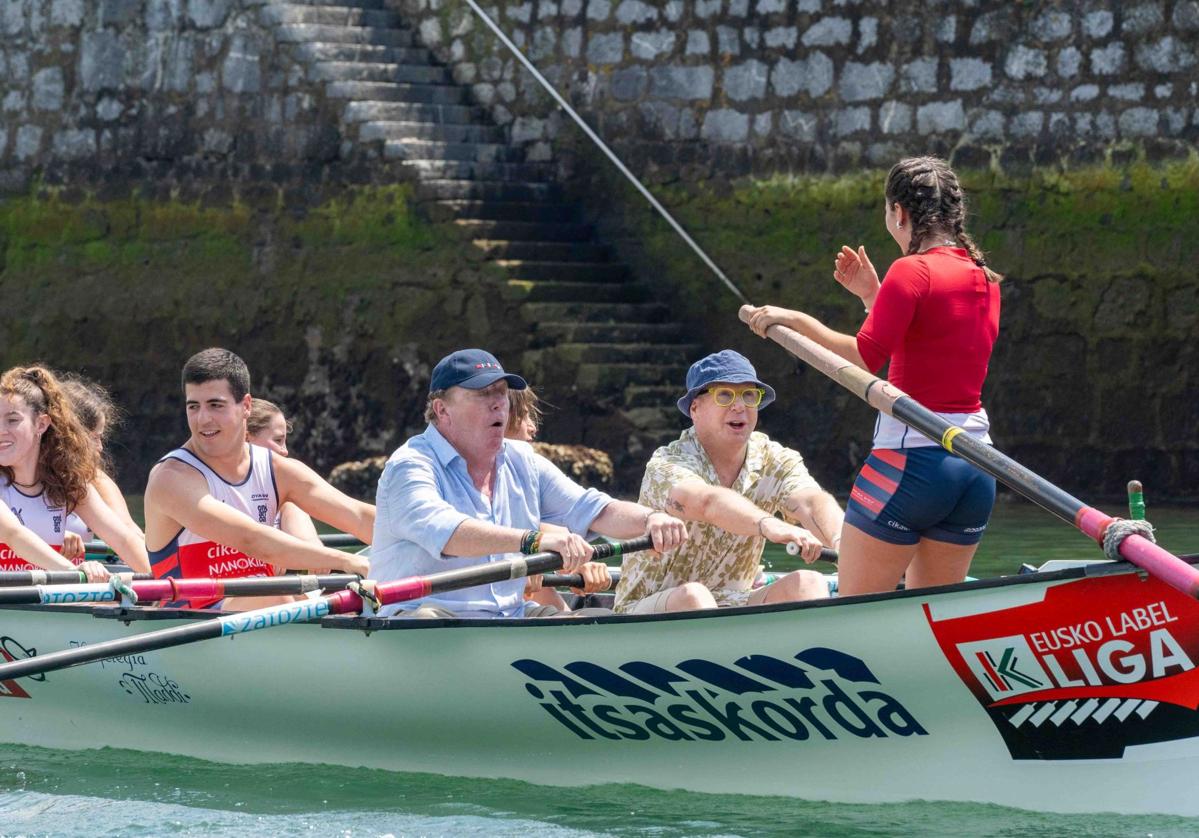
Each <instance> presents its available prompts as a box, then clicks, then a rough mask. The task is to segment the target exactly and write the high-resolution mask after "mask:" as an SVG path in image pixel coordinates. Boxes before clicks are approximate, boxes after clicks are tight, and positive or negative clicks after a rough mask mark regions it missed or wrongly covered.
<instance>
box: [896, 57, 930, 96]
mask: <svg viewBox="0 0 1199 838" xmlns="http://www.w3.org/2000/svg"><path fill="white" fill-rule="evenodd" d="M899 89H900V91H901V92H903V93H934V92H936V90H937V59H935V58H917V59H915V60H913V61H909V62H908V63H907V64H905V65H903V66H902V67H901V68H900V70H899Z"/></svg>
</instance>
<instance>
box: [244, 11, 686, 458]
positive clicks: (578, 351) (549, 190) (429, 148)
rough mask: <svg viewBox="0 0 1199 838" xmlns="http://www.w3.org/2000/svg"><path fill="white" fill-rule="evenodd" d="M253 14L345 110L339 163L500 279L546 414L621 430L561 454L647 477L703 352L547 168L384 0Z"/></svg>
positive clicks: (678, 419) (524, 363)
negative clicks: (400, 178)
mask: <svg viewBox="0 0 1199 838" xmlns="http://www.w3.org/2000/svg"><path fill="white" fill-rule="evenodd" d="M261 13H262V15H263V18H264V20H265V21H267V22H269V23H270V24H272V25H273V26H274V27H275V30H276V33H277V37H278V38H279V39H280V40H281V41H284V42H290V43H294V44H295V49H296V51H297V53H298V54H299V55H300V56H301V57H302V59H303V61H304V62H305V63H306V64H307V67H308V70H309V75H310V78H314V79H317V80H319V81H321V82H323V83H324V84H325V91H326V94H327V96H329V97H330V98H333V99H337V100H342V101H344V103H345V104H344V109H343V112H342V126H341V128H342V135H343V156H347V157H348V156H351V155H355V154H362V155H366V156H368V157H371V156H374V157H378V158H382V159H385V160H390V161H401V162H402V163H403V164H405V165H406V166H408V167H410V168H411V169H412V170H413V171H414V173H415V175H416V177H417V183H418V186H417V194H418V196H419V198H420V199H421V200H422V201H424V202H426V205H427V207H428V209H429V211H430V214H431V215H432V216H433V217H434V218H437V219H439V220H445V221H452V222H453V223H454V224H456V225H458V226H459V227H461V228H462V230H463V232H464V234H466V235H467V236H468V237H469V238H470V239H471V240H472V241H473V244H474V246H476V247H478V248H480V249H481V250H482V251H483V253H484V254H485V259H487V260H489V261H491V262H492V263H494V264H495V265H496V266H497V267H498V268H500V269H501V270H502V271H503V273H504V274H505V275H506V276H507V280H506V283H507V287H506V293H507V294H508V295H509V298H510V299H512V300H514V301H517V302H519V307H520V311H521V316H522V319H523V321H524V325H525V327H526V328H527V330H528V336H529V337H528V344H527V347H528V349H527V351H526V352H525V354H524V357H523V358H522V359H521V371H522V372H524V373H525V374H526V375H527V377H528V378H529V379H530V380H531V381H532V382H533V383H534V385H535V386H537V387H538V389H539V390H540V391H541V392H542V393H543V394H544V395H545V396H546V397H547V398H548V399H549V401H551V402H552V403H557V404H558V405H565V404H567V403H568V400H569V403H575V404H577V405H579V407H580V410H581V411H582V412H583V413H584V414H586V413H591V414H600V413H603V412H611V411H612V410H617V411H619V412H620V414H621V415H622V416H623V417H624V418H625V419H626V420H627V428H623V429H621V431H620V433H619V439H608V440H604V439H596V438H590V439H572V440H571V441H574V442H587V443H588V444H592V445H597V446H599V447H603V446H604V444H605V443H607V445H608V446H609V450H612V449H611V446H612V445H613V444H617V445H620V446H621V449H620V451H624V450H627V451H628V452H629V453H630V454H631V455H633V456H634V457H635V458H636V459H637V460H638V461H639V462H640V463H642V464H643V463H644V459H645V456H646V454H647V453H648V451H646V450H645V449H649V450H652V448H653V447H654V446H656V445H658V444H661V443H662V442H663V441H666V440H668V439H670V438H673V437H675V436H677V434H678V432H679V429H680V427H681V426H682V416H681V415H680V414H679V413H678V411H677V409H676V408H675V407H674V400H675V399H676V398H677V397H678V395H679V393H680V391H681V389H682V382H683V377H684V374H685V371H686V368H687V365H688V364H689V363H691V362H692V361H693V360H695V358H696V357H698V355H699V353H700V352H701V347H700V346H699V345H697V344H695V343H694V342H690V341H688V340H687V336H686V334H685V333H684V331H683V327H682V326H681V325H679V324H676V323H672V322H671V321H670V311H669V310H668V309H667V308H666V307H665V306H663V305H661V304H659V303H656V302H655V301H654V299H653V295H652V294H651V292H650V290H649V288H648V287H647V286H646V285H644V284H642V283H640V282H638V281H637V279H636V277H634V276H632V274H631V272H630V270H629V268H628V266H627V265H624V264H621V263H620V262H618V261H615V260H614V258H613V255H612V253H611V251H610V249H609V248H608V247H607V246H605V245H604V244H603V243H602V242H599V241H597V240H596V236H595V231H594V229H593V228H592V227H591V226H590V225H589V224H586V223H583V221H582V211H581V207H579V206H578V205H577V204H575V203H573V202H571V201H569V200H567V199H566V198H565V197H564V195H563V193H562V190H561V188H560V187H559V185H558V184H557V183H555V181H554V175H555V169H554V166H553V165H552V163H550V162H545V161H538V162H530V161H528V160H526V159H525V157H524V154H523V151H522V150H521V149H520V148H518V147H515V146H512V145H510V144H509V143H508V141H507V134H506V131H505V130H504V129H502V128H500V127H498V126H496V125H495V124H494V123H493V122H492V121H491V120H490V118H489V116H488V114H487V112H486V111H485V110H484V109H483V108H480V107H478V106H477V105H475V104H474V103H472V101H471V100H470V95H469V91H468V89H467V88H466V87H464V86H461V85H457V84H455V83H454V81H453V79H452V77H451V75H450V72H449V69H448V68H447V67H444V66H442V65H440V64H438V63H437V61H436V59H435V58H434V57H433V55H432V53H431V52H430V51H429V50H427V49H425V48H424V47H422V46H421V45H420V44H419V43H418V42H417V39H416V36H415V33H414V32H413V31H412V30H410V29H407V28H405V27H404V25H403V21H402V20H401V18H400V15H399V14H398V13H396V12H394V11H391V10H388V9H386V8H384V7H383V0H338V2H337V4H336V5H334V4H331V3H325V2H314V0H291V2H275V1H274V0H268V1H267V2H264V4H263V6H262V9H261ZM597 394H606V395H605V396H600V395H597ZM558 430H559V432H557V433H553V432H552V435H553V436H555V437H562V436H564V434H570V433H573V434H582V435H584V436H587V435H588V434H589V431H588V429H587V428H586V427H576V428H569V429H558ZM613 453H614V454H615V455H616V458H617V460H618V463H619V460H620V459H621V457H620V452H619V451H613Z"/></svg>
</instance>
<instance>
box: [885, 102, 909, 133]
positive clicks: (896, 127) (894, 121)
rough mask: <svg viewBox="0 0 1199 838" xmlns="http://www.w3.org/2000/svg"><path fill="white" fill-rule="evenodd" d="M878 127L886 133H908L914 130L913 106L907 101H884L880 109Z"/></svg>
mask: <svg viewBox="0 0 1199 838" xmlns="http://www.w3.org/2000/svg"><path fill="white" fill-rule="evenodd" d="M878 127H879V130H880V131H882V132H883V133H884V134H906V133H907V132H909V131H911V130H912V106H911V105H909V104H907V103H906V102H897V101H894V100H892V101H890V102H884V103H883V104H882V106H881V107H879V109H878Z"/></svg>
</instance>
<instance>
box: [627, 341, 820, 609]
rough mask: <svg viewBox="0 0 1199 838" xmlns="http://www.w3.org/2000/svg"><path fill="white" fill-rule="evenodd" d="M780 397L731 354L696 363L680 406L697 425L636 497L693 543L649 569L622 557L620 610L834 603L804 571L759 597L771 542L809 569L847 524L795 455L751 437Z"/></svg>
mask: <svg viewBox="0 0 1199 838" xmlns="http://www.w3.org/2000/svg"><path fill="white" fill-rule="evenodd" d="M774 398H775V394H774V389H773V388H772V387H770V385H768V384H766V383H764V382H762V381H761V380H760V379H759V378H758V373H757V371H756V370H755V369H754V367H753V364H751V363H750V362H749V360H748V359H746V358H745V356H743V355H741V354H740V353H738V352H734V351H733V350H731V349H726V350H724V351H722V352H716V353H714V354H712V355H709V356H707V357H706V358H701V359H700V360H699V361H696V362H695V363H694V364H692V366H691V369H690V370H688V372H687V392H686V393H685V394H684V395H683V397H682V398H681V399H679V401H678V406H679V410H681V411H682V412H683V414H684V415H686V416H687V417H688V418H689V419H691V422H692V425H691V427H690V428H688V429H687V430H685V431H683V434H682V436H680V437H679V438H678V439H677V440H675V441H674V442H672V443H670V444H669V445H665V446H663V447H662V448H659V449H658V450H657V451H655V452H654V456H653V457H652V458H651V459H650V461H649V464H648V465H647V466H646V469H645V477H644V479H643V480H642V483H641V497H640V502H641V503H642V504H644V505H646V506H648V507H652V508H653V509H663V510H666V511H668V512H670V513H672V514H673V515H676V516H678V517H679V518H682V519H683V520H684V521H689V522H690V524H689V527H688V532H689V535H690V538H689V539H688V540H687V542H686V543H685V544H683V545H681V546H680V547H679V548H677V549H675V550H672V551H670V552H668V553H666V554H664V555H662V556H661V557H654V558H652V559H651V560H649V561H646V560H643V559H642V558H641V557H640V556H627V557H625V560H624V566H623V569H622V573H621V579H620V584H619V585H618V586H617V588H616V610H617V611H619V612H626V613H636V614H653V613H659V612H663V611H686V610H690V609H695V608H715V607H717V606H728V605H758V604H762V603H767V602H786V601H793V600H803V599H816V598H819V597H826V596H828V586H827V584H826V583H825V580H824V577H823V576H821V575H820V574H819V573H814V572H812V571H807V570H798V571H795V572H794V573H789V574H787V575H786V576H784V577H783V578H781V579H779V580H778V581H776V582H775V583H773V584H771V585H768V586H765V587H762V588H759V589H757V590H754V589H753V581H754V578H755V576H756V575H757V572H758V569H759V562H760V561H761V559H762V549H763V547H764V546H765V544H766V542H767V541H771V542H773V543H775V544H795V545H796V546H797V547H798V548H799V550H800V554H801V555H802V556H803V558H804V560H805V561H808V562H811V561H814V560H815V559H816V558H817V557H818V556H819V555H820V550H821V547H822V546H827V547H834V548H835V547H836V546H837V543H838V542H839V541H840V533H841V521H842V518H843V514H842V511H841V507H840V506H838V504H837V501H836V500H835V499H834V498H833V497H832V495H830V494H828V492H825V491H824V490H822V489H821V488H820V486H819V485H818V484H817V483H816V481H815V480H814V479H813V478H812V476H811V475H810V474H809V473H808V469H807V467H806V466H804V462H803V457H801V456H800V455H799V452H797V451H793V450H791V449H789V448H786V447H784V446H782V445H780V444H778V443H777V442H773V441H771V440H770V439H769V438H768V437H767V436H766V435H765V434H762V433H758V432H756V431H755V428H756V427H757V424H758V411H760V410H761V409H762V408H764V407H766V406H767V405H769V404H770V403H771V402H773V401H774ZM777 513H782V514H783V515H784V516H786V517H787V518H788V519H789V520H790V521H792V522H797V523H798V524H802V526H797V525H796V523H789V522H788V521H784V520H782V519H780V518H778V517H776V516H777Z"/></svg>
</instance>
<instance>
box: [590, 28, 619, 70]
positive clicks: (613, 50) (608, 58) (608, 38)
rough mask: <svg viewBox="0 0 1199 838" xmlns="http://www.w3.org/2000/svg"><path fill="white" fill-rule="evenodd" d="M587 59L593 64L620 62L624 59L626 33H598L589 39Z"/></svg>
mask: <svg viewBox="0 0 1199 838" xmlns="http://www.w3.org/2000/svg"><path fill="white" fill-rule="evenodd" d="M587 60H588V61H590V62H591V63H593V64H619V63H620V62H621V61H623V60H624V35H623V34H621V33H620V32H610V33H606V34H605V33H596V34H594V35H592V36H591V37H590V38H588V40H587Z"/></svg>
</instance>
